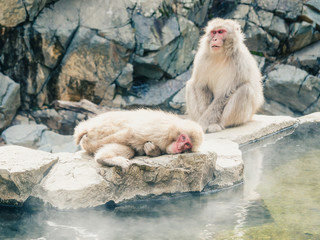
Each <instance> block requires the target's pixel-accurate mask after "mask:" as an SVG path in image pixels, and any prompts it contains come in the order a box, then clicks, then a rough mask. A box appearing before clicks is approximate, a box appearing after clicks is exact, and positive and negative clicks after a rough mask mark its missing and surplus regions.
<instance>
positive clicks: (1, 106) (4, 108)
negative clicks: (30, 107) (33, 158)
mask: <svg viewBox="0 0 320 240" xmlns="http://www.w3.org/2000/svg"><path fill="white" fill-rule="evenodd" d="M0 5H1V4H0ZM0 7H1V6H0ZM19 107H20V84H17V83H15V82H14V81H13V80H12V79H10V78H9V77H8V76H5V75H3V74H2V73H0V131H1V130H3V129H4V128H6V127H7V126H8V125H9V124H10V122H11V121H12V119H13V118H14V116H15V114H16V112H17V109H18V108H19Z"/></svg>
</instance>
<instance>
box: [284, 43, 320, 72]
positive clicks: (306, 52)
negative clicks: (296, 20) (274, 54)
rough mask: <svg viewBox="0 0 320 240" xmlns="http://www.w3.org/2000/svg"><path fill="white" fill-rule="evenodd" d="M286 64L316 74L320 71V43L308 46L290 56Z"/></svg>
mask: <svg viewBox="0 0 320 240" xmlns="http://www.w3.org/2000/svg"><path fill="white" fill-rule="evenodd" d="M288 62H289V63H291V64H293V65H295V66H296V67H301V68H303V69H305V70H307V71H311V72H313V73H317V72H318V71H319V69H320V67H319V62H320V42H316V43H314V44H311V45H309V46H308V47H305V48H303V49H301V50H299V51H297V52H295V53H294V54H293V55H291V56H290V57H289V58H288Z"/></svg>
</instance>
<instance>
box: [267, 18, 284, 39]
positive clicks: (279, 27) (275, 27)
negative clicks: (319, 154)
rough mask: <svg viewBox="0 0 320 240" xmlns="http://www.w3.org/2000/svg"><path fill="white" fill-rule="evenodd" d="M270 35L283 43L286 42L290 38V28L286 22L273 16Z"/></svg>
mask: <svg viewBox="0 0 320 240" xmlns="http://www.w3.org/2000/svg"><path fill="white" fill-rule="evenodd" d="M268 31H269V33H271V34H272V35H275V36H276V37H277V38H278V39H280V40H281V41H284V40H285V39H286V38H287V37H288V33H289V28H288V25H287V24H286V22H285V21H284V20H283V19H282V18H279V17H277V16H273V19H272V21H271V25H270V27H269V29H268Z"/></svg>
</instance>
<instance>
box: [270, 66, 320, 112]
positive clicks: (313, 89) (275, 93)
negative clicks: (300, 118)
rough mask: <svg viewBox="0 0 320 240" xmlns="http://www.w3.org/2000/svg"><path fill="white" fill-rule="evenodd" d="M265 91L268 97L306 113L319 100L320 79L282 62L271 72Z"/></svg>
mask: <svg viewBox="0 0 320 240" xmlns="http://www.w3.org/2000/svg"><path fill="white" fill-rule="evenodd" d="M288 73H290V74H288ZM264 91H265V96H266V97H267V98H270V99H273V100H275V101H277V102H280V103H281V104H283V105H285V106H287V107H289V108H290V109H292V110H294V111H296V112H299V113H304V112H305V111H308V109H309V108H310V107H313V105H314V104H317V102H318V97H319V94H320V79H319V78H317V77H315V76H312V75H309V74H308V73H307V72H306V71H304V70H301V69H299V68H296V67H294V66H291V65H283V64H280V65H277V66H276V67H275V68H274V69H273V70H272V71H270V72H269V74H268V78H267V80H266V83H265V90H264ZM288 96H290V97H288Z"/></svg>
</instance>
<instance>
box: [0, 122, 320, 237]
mask: <svg viewBox="0 0 320 240" xmlns="http://www.w3.org/2000/svg"><path fill="white" fill-rule="evenodd" d="M286 134H289V132H285V133H283V134H282V135H280V134H279V135H276V136H273V137H270V138H267V139H264V140H262V141H259V142H257V143H254V144H250V145H246V146H243V147H242V151H243V158H244V161H245V181H244V183H243V184H240V185H238V186H235V187H232V188H230V189H226V190H223V191H220V192H212V193H205V194H198V193H195V194H185V195H182V196H180V197H176V198H174V199H170V200H169V199H159V200H153V201H140V202H135V203H131V204H124V205H120V206H118V207H116V208H115V209H114V210H109V209H107V208H105V207H100V208H96V209H89V210H77V211H57V210H54V209H49V208H45V209H42V208H41V207H40V208H33V209H29V208H23V209H5V208H0V239H10V238H12V239H111V240H113V239H139V240H140V239H170V240H172V239H179V240H180V239H192V240H194V239H254V240H256V239H277V240H279V239H320V124H319V123H315V124H304V125H301V126H299V127H298V128H297V129H296V130H295V131H294V132H293V133H292V134H290V135H287V136H284V135H286ZM281 136H282V137H281ZM279 138H280V139H279Z"/></svg>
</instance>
